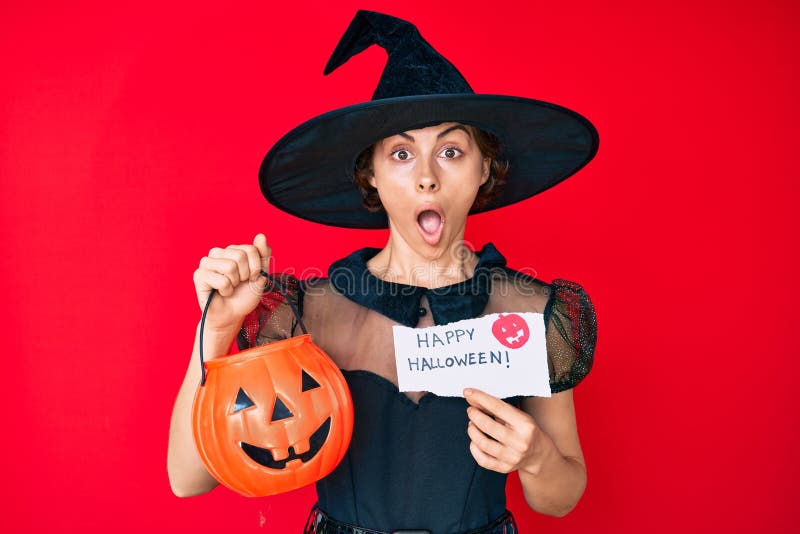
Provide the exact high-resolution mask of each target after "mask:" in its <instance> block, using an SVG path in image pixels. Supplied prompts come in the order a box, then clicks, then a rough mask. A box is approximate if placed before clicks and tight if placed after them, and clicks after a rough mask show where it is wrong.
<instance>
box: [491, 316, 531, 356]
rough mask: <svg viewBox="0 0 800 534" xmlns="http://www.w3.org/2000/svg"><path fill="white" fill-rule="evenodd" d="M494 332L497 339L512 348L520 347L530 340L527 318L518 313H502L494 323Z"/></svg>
mask: <svg viewBox="0 0 800 534" xmlns="http://www.w3.org/2000/svg"><path fill="white" fill-rule="evenodd" d="M492 334H494V337H496V338H497V341H499V342H500V343H502V344H503V345H505V346H506V347H508V348H510V349H518V348H520V347H521V346H523V345H524V344H525V343H527V342H528V338H529V337H530V329H529V328H528V323H526V322H525V319H523V318H522V317H520V316H519V315H517V314H516V313H509V314H502V313H501V314H500V316H499V317H498V318H497V320H496V321H495V322H494V323H492Z"/></svg>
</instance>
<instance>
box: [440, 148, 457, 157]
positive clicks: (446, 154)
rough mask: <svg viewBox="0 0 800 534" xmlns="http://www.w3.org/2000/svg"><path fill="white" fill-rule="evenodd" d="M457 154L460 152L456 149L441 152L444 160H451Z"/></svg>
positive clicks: (446, 149)
mask: <svg viewBox="0 0 800 534" xmlns="http://www.w3.org/2000/svg"><path fill="white" fill-rule="evenodd" d="M459 152H461V151H460V150H459V149H457V148H453V147H447V148H445V149H444V150H443V151H442V154H443V155H444V157H445V158H446V159H453V158H455V157H456V156H458V154H459Z"/></svg>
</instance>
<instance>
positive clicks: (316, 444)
mask: <svg viewBox="0 0 800 534" xmlns="http://www.w3.org/2000/svg"><path fill="white" fill-rule="evenodd" d="M330 430H331V418H330V417H328V418H327V419H326V420H325V422H324V423H322V424H321V425H320V426H319V428H317V429H316V430H315V431H314V433H313V434H311V437H310V438H309V440H308V441H309V448H308V450H307V451H306V452H304V453H303V454H295V452H294V447H289V456H288V457H287V458H284V459H283V460H275V458H274V457H273V454H272V451H270V450H269V449H262V448H261V447H257V446H255V445H250V444H249V443H245V442H244V441H243V442H241V444H240V445H241V447H242V450H243V451H244V452H245V454H247V456H249V457H250V459H251V460H253V461H254V462H256V463H258V464H260V465H263V466H264V467H269V468H270V469H283V468H284V467H286V464H287V463H289V462H291V461H292V460H301V461H302V462H304V463H305V462H307V461H309V460H310V459H312V458H313V457H314V456H316V454H317V453H318V452H319V450H320V449H321V448H322V446H323V445H324V444H325V441H327V439H328V433H329V432H330Z"/></svg>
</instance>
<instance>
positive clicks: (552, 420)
mask: <svg viewBox="0 0 800 534" xmlns="http://www.w3.org/2000/svg"><path fill="white" fill-rule="evenodd" d="M398 36H399V37H398ZM392 39H396V40H397V41H396V42H390V41H392ZM372 42H378V43H379V44H381V45H382V46H384V47H387V50H388V51H389V58H390V59H389V64H387V69H386V71H385V73H384V77H383V78H382V84H383V83H384V82H392V83H388V85H387V87H388V86H390V87H391V88H392V89H391V91H395V93H392V92H391V91H390V92H389V93H387V92H385V91H384V92H382V91H381V87H380V86H379V90H378V91H376V97H375V98H373V101H372V102H371V103H366V104H362V105H357V106H351V107H349V108H345V109H344V110H337V112H333V113H330V114H327V115H324V116H322V117H318V118H316V119H314V120H312V121H310V122H309V123H306V124H305V125H302V126H301V127H299V128H297V129H295V130H294V131H293V132H290V134H287V136H286V137H284V139H282V140H281V141H279V143H278V144H276V146H275V147H274V148H273V150H272V151H270V154H268V155H267V158H266V159H265V163H264V165H263V166H262V174H261V180H262V181H261V183H262V190H263V191H264V193H265V195H266V196H267V198H268V199H269V200H270V201H271V202H273V203H274V204H275V205H277V206H279V207H281V208H283V209H285V210H286V211H289V212H290V213H293V214H295V215H299V216H302V217H304V218H308V219H311V220H317V221H319V222H325V223H327V224H335V225H338V226H349V227H363V228H368V227H381V226H382V225H384V226H388V228H389V236H388V240H387V242H386V245H385V246H384V247H383V248H382V249H371V248H363V249H360V250H357V251H355V252H353V253H352V254H350V255H348V256H346V257H344V258H342V259H340V260H338V261H337V262H335V263H333V265H331V266H330V269H329V276H328V278H317V279H307V280H297V279H296V278H294V277H288V276H287V277H282V279H281V280H282V282H283V284H284V285H285V286H286V287H288V288H289V298H291V299H292V300H294V301H295V304H296V305H297V307H298V308H299V309H300V310H301V313H302V318H303V322H304V323H305V325H306V327H307V328H308V331H309V332H310V333H311V334H312V337H313V339H314V342H315V343H316V344H317V345H318V346H320V347H321V348H322V349H323V350H324V351H325V352H326V353H327V354H328V355H330V356H331V358H332V359H333V360H334V362H335V363H336V364H337V365H338V366H339V368H340V369H341V370H342V372H343V374H344V376H345V378H346V380H347V383H348V385H349V387H350V391H351V395H352V398H353V406H354V410H355V418H354V429H353V436H352V441H351V444H350V447H349V449H348V451H347V454H346V455H345V458H344V459H343V460H342V462H341V463H340V464H339V465H338V467H337V468H336V469H335V470H334V471H333V472H332V473H331V474H330V475H328V476H327V477H325V478H324V479H322V480H321V481H319V482H318V484H317V493H318V498H319V501H318V504H317V506H315V508H314V509H313V510H312V513H311V515H310V517H309V520H308V524H307V527H306V532H336V533H339V532H365V533H372V532H394V531H401V532H402V529H406V530H409V531H414V532H419V531H421V532H426V531H427V532H432V533H440V532H442V533H462V532H463V533H466V532H470V533H473V532H481V533H493V532H504V533H513V532H516V531H517V530H516V525H515V524H514V520H513V517H512V516H511V514H510V512H508V511H507V510H506V506H505V479H506V476H507V473H510V472H512V471H517V472H518V473H519V476H520V480H521V482H522V486H523V490H524V494H525V498H526V500H527V502H528V504H529V505H530V506H531V507H532V508H533V509H535V510H537V511H539V512H541V513H544V514H549V515H554V516H562V515H564V514H566V513H568V512H569V511H570V510H571V509H572V508H573V507H574V506H575V505H576V503H577V502H578V500H579V499H580V497H581V495H582V493H583V490H584V487H585V484H586V469H585V466H584V460H583V454H582V452H581V446H580V442H579V440H578V432H577V427H576V421H575V411H574V407H573V399H572V391H571V388H573V387H574V386H575V385H576V384H577V383H578V382H579V381H580V380H582V379H583V378H584V377H585V376H586V374H587V373H588V372H589V370H590V369H591V365H592V356H593V350H594V343H595V339H596V323H595V316H594V310H593V307H592V304H591V301H590V300H589V298H588V296H587V294H586V292H585V291H584V290H583V289H582V288H581V287H580V286H579V285H578V284H576V283H574V282H569V281H566V280H555V281H553V282H552V283H550V284H547V283H544V282H541V281H538V280H536V279H534V278H532V277H529V276H526V275H524V274H522V273H520V272H518V271H515V270H513V269H511V268H509V267H508V266H507V265H506V261H505V258H504V257H503V256H502V255H501V254H500V252H499V251H498V250H497V249H496V248H495V247H494V246H493V245H492V244H491V243H487V244H486V245H484V246H483V248H482V249H481V250H480V251H472V250H470V249H469V248H468V247H467V246H466V245H465V244H464V231H465V227H466V223H467V216H468V214H470V213H476V212H478V211H484V210H486V209H494V208H497V207H500V206H502V205H506V204H509V203H511V202H515V201H517V200H520V199H521V198H526V197H528V196H531V195H532V194H535V193H537V192H539V191H541V190H543V189H546V188H547V187H550V186H552V185H554V183H557V182H558V181H561V180H563V179H564V178H566V177H567V176H569V175H570V174H572V173H574V172H575V171H576V170H578V169H579V168H580V167H581V166H583V165H585V163H586V162H588V160H589V159H591V157H592V156H593V155H594V152H595V151H596V148H597V138H596V133H595V132H594V129H593V128H591V125H589V124H588V122H586V121H585V119H582V118H580V116H577V114H574V113H572V112H568V110H564V109H563V108H558V107H556V106H552V105H549V104H544V103H540V102H536V101H529V100H525V99H509V97H488V96H486V95H475V94H473V93H472V92H471V90H469V91H465V90H463V86H460V85H459V84H461V83H462V81H463V78H462V77H460V74H458V73H457V71H455V68H454V67H452V65H450V64H449V62H446V60H444V58H441V56H439V55H438V54H437V53H436V52H435V51H433V49H432V48H430V45H428V44H427V43H426V42H424V40H422V39H421V37H419V34H418V33H416V29H415V28H413V26H411V25H410V24H408V23H406V22H405V21H400V20H399V19H395V18H393V17H387V16H385V15H381V14H377V13H369V12H359V14H358V15H357V16H356V18H355V19H354V21H353V23H351V26H350V28H349V29H348V31H347V33H346V34H345V36H344V37H343V39H342V42H341V43H340V45H339V47H337V50H336V51H335V52H334V55H333V57H332V58H331V63H329V69H328V71H330V70H332V69H331V68H330V67H331V65H333V68H335V67H336V66H338V65H339V64H341V63H343V62H344V61H346V59H347V58H348V57H350V56H351V55H352V54H354V53H357V52H358V51H360V50H363V49H364V48H366V46H369V44H371V43H372ZM409 43H410V44H409ZM406 46H408V47H409V48H407V50H412V51H413V52H412V54H411V56H413V57H412V58H411V59H409V57H410V56H409V54H397V55H396V56H395V57H401V58H402V59H400V60H394V61H395V63H393V59H392V57H393V54H392V52H393V51H396V50H398V49H401V50H402V49H403V47H406ZM419 49H423V50H424V52H425V53H424V54H423V53H420V52H419ZM440 58H441V60H443V61H444V62H445V63H443V62H442V61H441V60H440ZM397 61H399V63H398V62H397ZM409 61H410V62H411V63H408V62H409ZM403 62H406V63H403ZM421 67H430V69H431V72H429V73H428V74H427V75H423V76H421V77H419V78H414V76H415V75H416V74H418V71H420V69H421ZM445 68H450V69H452V72H451V74H450V78H449V79H448V78H447V75H443V74H442V70H443V69H445ZM434 72H435V76H436V77H437V83H438V85H437V87H436V89H441V88H442V87H444V90H443V91H442V90H438V91H433V90H429V89H430V87H429V86H428V85H426V84H428V83H429V79H430V78H431V75H432V74H431V73H434ZM387 73H388V75H387ZM442 80H444V82H442ZM463 84H466V82H465V81H463ZM398 88H400V89H398ZM409 88H410V90H411V92H408V90H409ZM454 88H456V89H461V90H460V91H454V90H453V89H454ZM467 89H468V86H467ZM396 91H399V92H400V93H401V94H397V93H396ZM387 95H388V96H387ZM442 95H447V96H442ZM453 95H457V96H453ZM475 97H485V98H475ZM398 110H402V113H398ZM465 110H466V111H465ZM366 117H370V118H371V120H365V118H366ZM376 117H377V118H380V119H382V120H376ZM447 117H451V118H452V120H448V119H447ZM461 117H464V118H465V119H469V120H464V119H461ZM498 117H499V118H498ZM503 117H507V119H506V120H504V119H503ZM456 119H460V120H456ZM556 119H558V121H557V122H559V129H558V131H555V130H553V126H552V123H553V121H554V120H556ZM535 120H538V121H540V123H541V126H540V128H539V129H538V130H536V131H534V132H533V133H530V132H528V131H527V130H526V129H525V128H521V127H519V126H518V124H519V123H521V124H523V125H526V121H527V122H528V123H530V122H532V121H533V122H535ZM548 123H550V124H548ZM403 124H406V125H410V126H417V127H407V128H404V127H402V125H403ZM334 126H338V127H339V128H334ZM490 130H491V131H490ZM492 131H494V132H501V133H504V134H505V135H503V136H496V135H495V134H494V133H492ZM384 132H390V134H388V135H383V133H384ZM565 132H566V133H565ZM515 133H518V134H519V135H514V134H515ZM520 137H521V138H522V139H519V138H520ZM532 137H533V138H537V139H538V144H537V143H532V141H531V139H532ZM370 138H371V140H370ZM367 140H370V141H369V142H367ZM500 141H502V146H501V142H500ZM520 143H521V144H520ZM351 145H353V146H355V147H366V148H361V149H358V150H357V151H354V150H353V146H351ZM337 152H338V153H337ZM299 156H302V157H299ZM306 158H308V159H310V160H311V161H312V162H313V164H309V163H305V161H306ZM342 166H345V167H346V168H349V177H348V178H347V180H344V181H343V180H340V179H339V177H338V176H336V171H335V169H337V168H342ZM298 177H300V179H299V181H300V183H303V184H304V185H305V187H295V188H291V187H286V184H287V183H289V182H292V181H297V180H298ZM312 183H313V184H315V188H314V190H313V192H311V191H310V187H309V185H310V184H312ZM287 191H288V193H287ZM293 195H294V196H293ZM309 195H311V199H310V200H309V198H307V197H308V196H309ZM353 199H355V200H353ZM271 252H272V251H271V250H270V248H269V246H268V245H267V242H266V238H265V236H264V235H263V234H258V235H256V236H255V239H254V240H253V243H252V244H242V245H230V246H228V247H226V248H214V249H211V251H210V252H209V254H208V256H206V257H204V258H202V260H201V261H200V266H199V268H198V269H197V271H196V272H195V277H194V279H195V285H196V288H197V296H198V302H199V304H200V307H201V309H202V308H203V307H204V306H205V303H206V301H207V299H208V295H209V293H210V291H211V290H212V289H216V290H218V292H219V297H218V298H216V299H214V300H213V301H212V304H211V305H210V307H209V311H208V315H207V317H206V325H205V329H206V330H205V334H204V335H205V345H204V354H205V355H206V358H208V359H211V358H213V357H215V356H222V355H224V354H226V352H227V348H228V347H229V346H230V344H231V343H232V342H233V340H234V338H236V337H237V336H238V346H239V347H240V349H243V348H248V347H251V346H255V345H260V344H263V343H269V342H271V341H274V340H277V339H284V338H286V337H290V336H292V335H296V334H297V333H298V332H297V331H296V327H297V324H296V321H295V319H294V316H293V314H292V312H291V309H290V307H289V306H288V303H287V302H285V299H284V298H283V297H282V296H281V294H280V293H278V291H277V290H276V289H274V288H272V287H271V286H270V287H267V279H266V278H265V277H264V276H262V275H261V274H260V271H261V269H262V268H264V266H265V265H267V262H268V259H269V257H270V255H271ZM500 312H502V313H509V312H537V313H543V314H544V317H545V325H546V338H547V356H548V366H549V372H550V387H551V391H552V396H551V397H514V398H508V399H499V398H496V397H493V396H491V395H489V394H487V393H484V392H482V391H480V390H478V389H472V388H467V389H465V390H464V397H443V396H442V397H440V396H437V395H435V394H433V393H426V392H410V393H409V392H405V393H403V392H400V391H399V389H398V387H397V370H396V367H395V358H394V345H393V336H392V326H393V325H397V324H402V325H406V326H411V327H426V326H432V325H440V324H447V323H450V322H453V321H458V320H463V319H469V318H475V317H481V316H484V315H488V314H492V313H500ZM197 360H198V340H197V338H196V339H195V348H194V352H193V355H192V361H191V362H190V366H189V370H188V372H187V375H186V379H185V380H184V384H183V386H182V387H181V390H180V393H179V395H178V399H177V401H176V404H175V408H174V412H173V419H172V424H171V429H170V444H169V458H168V466H169V475H170V481H171V484H172V487H173V491H174V492H175V493H176V494H177V495H180V496H188V495H195V494H199V493H203V492H206V491H209V490H210V489H212V488H213V487H214V486H215V485H216V481H215V480H214V479H213V478H212V477H211V476H210V475H209V474H208V473H207V472H206V470H205V468H204V467H203V465H202V463H201V461H200V458H199V456H198V454H197V451H196V448H195V445H194V442H193V440H192V437H191V427H190V411H191V402H192V398H193V395H194V392H195V389H196V388H197V384H198V382H199V379H200V377H199V371H198V369H197V368H198V366H199V362H198V361H197ZM356 529H361V530H356Z"/></svg>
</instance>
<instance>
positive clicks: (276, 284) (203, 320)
mask: <svg viewBox="0 0 800 534" xmlns="http://www.w3.org/2000/svg"><path fill="white" fill-rule="evenodd" d="M261 274H262V275H263V276H266V277H267V280H268V281H270V282H271V283H272V285H273V286H274V287H277V288H278V291H280V292H281V295H283V298H284V299H286V302H288V303H289V307H291V308H292V313H294V316H295V317H296V318H297V322H298V324H299V325H300V329H301V330H302V331H303V333H304V334H308V330H306V325H305V323H303V319H302V318H301V317H300V312H299V311H298V310H297V306H295V304H294V302H292V299H291V298H289V294H288V293H287V292H286V288H284V287H283V284H281V283H280V282H278V281H277V280H276V279H275V277H274V276H272V275H271V274H267V273H265V272H264V271H263V270H262V271H261ZM216 292H217V290H216V289H212V290H211V293H209V295H208V300H207V301H206V305H205V308H203V317H202V318H201V319H200V385H201V386H205V385H206V366H205V363H204V359H203V327H204V326H205V324H206V313H207V312H208V305H209V304H211V299H212V298H213V297H214V294H215V293H216Z"/></svg>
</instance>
